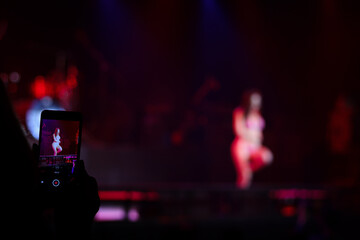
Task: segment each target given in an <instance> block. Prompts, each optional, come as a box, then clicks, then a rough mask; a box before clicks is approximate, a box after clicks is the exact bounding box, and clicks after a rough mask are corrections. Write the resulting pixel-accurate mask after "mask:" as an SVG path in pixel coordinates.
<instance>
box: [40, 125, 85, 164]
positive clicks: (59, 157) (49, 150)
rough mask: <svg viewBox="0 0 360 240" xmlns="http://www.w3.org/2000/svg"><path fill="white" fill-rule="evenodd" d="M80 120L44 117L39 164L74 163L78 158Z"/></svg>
mask: <svg viewBox="0 0 360 240" xmlns="http://www.w3.org/2000/svg"><path fill="white" fill-rule="evenodd" d="M79 131H80V122H79V121H69V120H55V119H43V121H42V123H41V142H40V156H39V166H40V167H48V166H54V165H63V164H73V162H74V161H76V160H77V159H78V150H79Z"/></svg>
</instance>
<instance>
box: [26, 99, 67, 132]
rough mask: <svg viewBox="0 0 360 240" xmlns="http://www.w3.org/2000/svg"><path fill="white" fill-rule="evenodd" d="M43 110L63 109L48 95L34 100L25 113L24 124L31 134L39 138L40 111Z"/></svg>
mask: <svg viewBox="0 0 360 240" xmlns="http://www.w3.org/2000/svg"><path fill="white" fill-rule="evenodd" d="M43 110H65V109H64V108H62V107H60V106H59V105H58V104H56V103H54V101H53V100H52V99H51V98H50V97H44V98H42V99H41V100H35V101H34V102H33V104H32V106H31V107H30V109H29V110H28V111H27V113H26V125H27V127H28V129H29V131H30V133H31V135H32V136H33V137H34V138H36V139H39V132H40V118H41V112H42V111H43Z"/></svg>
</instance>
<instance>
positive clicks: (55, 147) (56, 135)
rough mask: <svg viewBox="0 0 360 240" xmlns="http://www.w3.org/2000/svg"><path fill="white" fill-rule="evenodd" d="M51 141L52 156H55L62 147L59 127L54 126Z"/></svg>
mask: <svg viewBox="0 0 360 240" xmlns="http://www.w3.org/2000/svg"><path fill="white" fill-rule="evenodd" d="M53 139H54V141H53V143H52V148H53V150H54V156H57V155H58V153H60V152H61V151H62V147H61V146H60V128H56V129H55V132H54V133H53Z"/></svg>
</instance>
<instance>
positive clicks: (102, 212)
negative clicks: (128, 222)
mask: <svg viewBox="0 0 360 240" xmlns="http://www.w3.org/2000/svg"><path fill="white" fill-rule="evenodd" d="M125 218H126V211H125V209H124V208H123V207H122V206H103V207H100V209H99V211H98V212H97V214H96V215H95V221H98V222H107V221H122V220H125Z"/></svg>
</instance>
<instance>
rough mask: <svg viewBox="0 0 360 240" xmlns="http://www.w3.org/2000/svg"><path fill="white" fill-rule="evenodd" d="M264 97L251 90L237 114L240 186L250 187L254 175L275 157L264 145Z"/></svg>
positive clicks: (235, 143) (233, 147)
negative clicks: (262, 107) (262, 110)
mask: <svg viewBox="0 0 360 240" xmlns="http://www.w3.org/2000/svg"><path fill="white" fill-rule="evenodd" d="M261 101H262V97H261V94H260V93H259V92H257V91H249V92H246V93H245V94H244V95H243V100H242V105H241V106H239V107H237V108H235V110H234V111H233V129H234V134H235V139H234V141H233V142H232V144H231V155H232V158H233V161H234V165H235V168H236V173H237V179H236V185H237V186H238V187H240V188H248V187H249V186H250V184H251V179H252V175H253V172H254V171H256V170H258V169H259V168H261V167H263V166H264V165H268V164H270V163H271V162H272V159H273V155H272V153H271V151H270V150H269V149H267V148H266V147H264V146H262V140H263V134H262V131H263V129H264V127H265V121H264V119H263V117H262V116H261V113H260V109H261Z"/></svg>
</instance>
